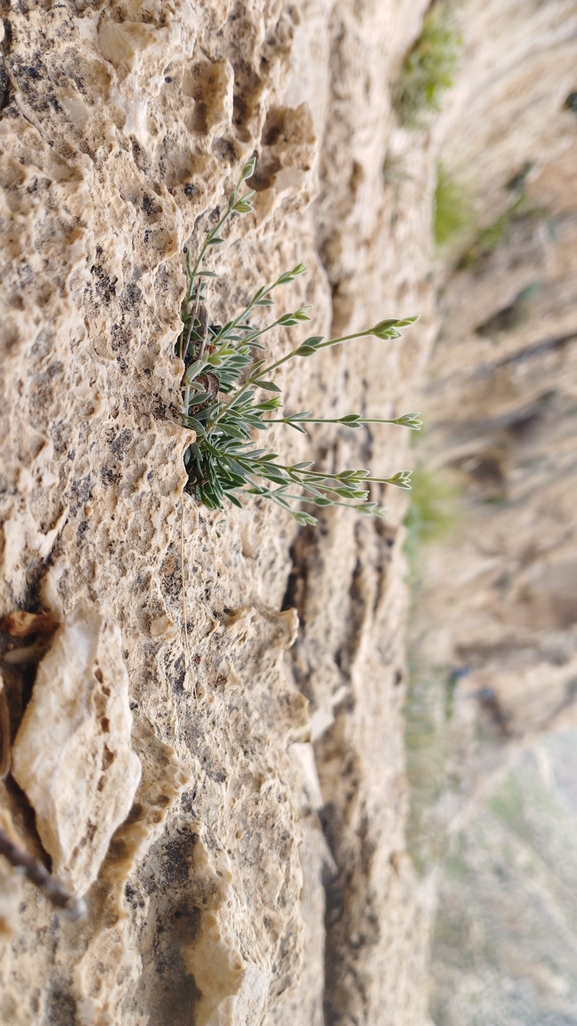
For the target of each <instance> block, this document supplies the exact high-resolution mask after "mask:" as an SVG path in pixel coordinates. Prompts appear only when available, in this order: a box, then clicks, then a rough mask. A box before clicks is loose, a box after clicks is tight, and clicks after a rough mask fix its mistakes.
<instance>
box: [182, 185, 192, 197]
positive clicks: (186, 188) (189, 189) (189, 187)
mask: <svg viewBox="0 0 577 1026" xmlns="http://www.w3.org/2000/svg"><path fill="white" fill-rule="evenodd" d="M184 192H185V195H186V196H192V194H193V193H194V185H191V184H190V182H189V183H188V185H185V186H184Z"/></svg>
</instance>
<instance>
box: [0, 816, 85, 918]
mask: <svg viewBox="0 0 577 1026" xmlns="http://www.w3.org/2000/svg"><path fill="white" fill-rule="evenodd" d="M0 853H1V854H2V855H4V857H5V858H7V859H8V861H9V862H11V863H12V865H13V866H16V868H17V869H21V870H22V872H23V873H24V876H26V877H27V878H28V880H30V881H31V882H32V883H33V884H35V885H36V887H38V889H39V890H41V891H42V893H43V894H44V895H45V896H46V897H47V898H48V899H49V900H50V901H51V902H52V904H53V905H56V907H57V908H61V909H63V910H64V912H65V913H66V915H67V916H68V918H69V919H79V918H80V916H84V915H86V902H85V901H84V899H83V898H77V897H76V895H74V894H71V893H70V891H68V890H66V888H65V886H64V884H63V883H61V881H60V880H58V879H57V878H56V877H55V876H51V874H50V873H49V872H48V870H47V869H46V868H45V867H44V866H43V865H42V863H41V862H38V861H37V860H36V859H34V858H32V856H31V855H29V854H28V852H27V851H24V850H23V849H22V848H20V847H19V846H18V845H17V844H14V842H13V841H12V840H11V839H10V838H9V836H8V834H7V833H6V831H5V830H2V829H1V828H0Z"/></svg>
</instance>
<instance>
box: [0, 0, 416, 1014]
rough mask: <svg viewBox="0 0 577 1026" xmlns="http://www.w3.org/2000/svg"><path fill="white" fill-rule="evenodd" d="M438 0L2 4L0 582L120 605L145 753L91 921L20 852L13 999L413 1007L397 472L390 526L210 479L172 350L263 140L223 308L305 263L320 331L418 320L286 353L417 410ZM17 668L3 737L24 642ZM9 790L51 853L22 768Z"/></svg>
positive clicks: (337, 448) (292, 376)
mask: <svg viewBox="0 0 577 1026" xmlns="http://www.w3.org/2000/svg"><path fill="white" fill-rule="evenodd" d="M422 7H424V4H421V5H414V4H412V3H408V2H405V3H403V4H401V5H400V6H399V5H398V4H396V3H394V4H393V3H392V2H391V3H388V2H387V3H384V4H383V3H381V2H376V0H364V2H362V3H357V4H355V5H354V7H353V5H351V4H349V3H348V2H347V3H344V2H343V3H339V4H336V5H333V4H329V3H325V2H321V0H319V2H315V0H310V2H303V3H302V4H300V5H296V4H293V3H289V2H284V0H273V2H271V3H268V2H267V3H264V2H261V0H254V2H251V3H248V4H244V3H234V2H224V0H223V2H219V0H214V2H210V3H206V4H203V5H197V4H195V3H193V2H192V0H170V2H168V3H165V2H164V0H163V2H162V3H160V2H158V0H125V2H119V3H112V2H108V0H102V2H101V0H91V2H83V0H63V2H62V3H59V4H53V3H51V2H50V3H49V2H43V3H38V4H29V3H26V2H24V0H18V2H14V3H12V2H8V0H3V3H2V7H1V9H2V16H3V21H4V41H3V47H4V61H5V75H4V78H3V79H2V86H3V93H2V97H3V99H2V104H3V106H2V119H1V121H0V139H1V154H0V166H1V169H2V200H1V202H2V222H1V226H0V227H1V230H2V233H3V234H2V239H1V252H2V257H3V266H2V278H1V281H2V303H3V315H2V319H1V324H2V332H3V334H2V357H1V358H2V403H1V407H0V418H1V421H0V424H1V426H0V430H1V433H2V439H3V461H2V477H1V479H0V487H1V493H0V495H1V502H2V512H1V520H2V543H3V548H2V555H1V557H0V558H1V559H2V571H3V573H2V583H1V587H2V592H1V595H0V613H7V612H11V611H12V610H14V609H15V608H21V609H22V608H23V609H27V610H29V611H39V610H40V609H44V610H46V611H49V612H51V613H52V614H53V616H54V617H55V619H56V620H57V621H58V622H62V621H66V618H67V617H69V616H70V614H71V612H72V610H73V609H74V608H75V607H76V606H77V604H78V603H79V602H84V601H87V602H89V603H90V604H91V606H92V607H94V608H95V609H96V610H98V611H99V612H98V615H101V616H102V617H103V618H104V619H105V620H106V621H107V622H108V621H112V622H114V623H115V624H117V625H118V628H119V629H120V632H121V637H122V659H123V660H124V662H125V664H126V667H127V670H128V674H129V693H130V708H131V711H132V715H133V729H132V736H131V745H132V749H133V751H134V753H135V754H136V756H137V757H138V759H139V760H140V763H141V766H142V776H141V781H140V785H139V788H138V791H137V793H136V796H135V801H134V803H133V805H132V807H131V809H130V812H129V814H128V816H127V818H126V820H125V821H124V822H123V823H122V824H121V825H120V826H119V827H118V828H117V829H116V831H115V833H114V835H113V837H112V839H111V841H110V844H109V847H108V850H107V852H106V855H105V857H104V861H103V862H102V864H101V866H100V869H99V873H98V878H97V879H96V881H95V882H94V883H93V884H92V886H91V887H90V889H89V890H88V893H87V901H88V905H89V915H88V917H87V919H86V920H85V921H81V922H78V923H75V924H72V923H68V922H66V921H64V920H59V919H58V917H55V916H54V915H53V913H52V911H51V909H50V908H48V907H47V905H46V902H45V901H44V899H43V898H42V897H41V896H40V895H38V894H36V893H35V892H33V891H32V889H31V888H30V887H29V886H28V884H26V883H24V884H23V893H24V899H23V902H22V903H21V906H20V919H19V922H18V925H17V927H16V930H15V933H14V934H13V936H12V938H11V940H9V941H8V942H7V943H6V945H5V948H4V951H3V954H2V959H1V962H0V982H1V995H0V1019H1V1020H2V1022H5V1023H7V1024H8V1023H10V1024H18V1026H32V1024H40V1023H48V1022H50V1023H53V1024H58V1026H70V1024H71V1023H77V1024H79V1026H89V1024H90V1026H112V1024H114V1026H116V1024H117V1023H122V1024H123V1026H136V1024H138V1026H145V1024H146V1023H153V1022H154V1023H155V1024H158V1026H162V1024H163V1023H166V1024H167V1026H168V1024H170V1026H180V1024H182V1026H184V1024H187V1026H188V1024H192V1023H195V1024H197V1026H201V1024H202V1026H216V1024H218V1026H225V1024H228V1023H230V1024H231V1026H241V1024H242V1026H245V1024H246V1026H249V1024H251V1026H252V1024H254V1026H257V1024H260V1023H263V1022H264V1023H267V1024H268V1026H273V1024H278V1026H281V1024H283V1026H284V1024H285V1023H286V1022H287V1021H290V1020H291V1019H292V1020H294V1021H295V1022H302V1023H303V1024H304V1023H306V1024H307V1026H309V1024H315V1026H320V1024H321V1023H323V1021H325V1020H326V1021H327V1022H331V1023H335V1024H336V1023H340V1022H343V1023H345V1022H350V1021H351V1020H352V1019H354V1020H355V1021H357V1022H359V1023H363V1024H366V1026H369V1024H375V1026H376V1024H377V1023H378V1024H379V1026H389V1024H390V1026H398V1024H399V1022H400V1021H402V1022H403V1023H406V1024H407V1026H413V1024H414V1026H422V1024H423V1023H424V1022H425V1021H426V1018H427V1017H426V1011H425V1005H426V993H425V992H426V988H425V983H424V980H425V965H426V926H425V916H424V914H423V910H422V907H421V903H420V899H419V895H418V888H417V884H416V882H415V879H414V876H413V873H412V869H411V864H410V861H409V860H408V858H407V857H406V855H405V853H404V839H403V824H404V819H405V815H406V804H407V795H406V785H405V780H404V766H403V763H404V758H403V745H402V712H401V709H402V693H403V681H404V670H403V646H402V638H401V632H402V629H403V617H404V611H405V607H406V600H405V588H404V583H403V575H404V565H403V559H402V555H401V541H402V530H401V529H400V523H401V521H402V517H403V515H404V508H405V499H404V498H403V496H402V494H401V493H397V494H390V495H389V494H387V495H386V496H380V498H384V499H385V501H386V503H387V504H388V506H389V522H388V524H387V525H386V526H385V527H384V528H383V527H382V526H377V525H375V524H373V523H364V522H363V523H360V524H357V522H356V520H355V519H354V518H353V517H351V516H348V515H346V513H345V511H344V510H338V511H336V512H330V513H329V514H327V515H326V517H323V518H322V520H321V523H320V524H319V527H318V531H317V533H316V534H315V536H314V539H313V540H312V541H311V539H309V537H308V535H307V534H306V532H305V533H304V534H300V533H299V532H298V531H297V529H296V526H295V524H294V522H293V521H292V520H290V519H287V518H286V517H285V516H284V514H283V513H282V512H281V511H277V510H274V509H268V508H266V507H265V506H264V505H263V504H262V503H260V502H258V501H257V502H255V503H254V504H253V505H252V506H247V507H246V509H244V510H242V511H240V510H239V511H235V510H230V511H229V510H227V511H226V512H225V513H224V514H220V513H217V514H213V513H208V512H207V511H206V510H204V509H202V508H199V507H198V506H197V505H196V504H195V503H194V502H193V501H192V500H191V499H189V497H188V496H186V495H185V496H183V494H182V492H183V486H184V484H185V475H184V468H183V463H182V455H183V451H184V448H185V446H186V445H187V442H188V440H189V435H188V434H187V433H186V432H185V431H184V429H183V428H182V427H181V426H180V425H179V413H178V403H179V382H180V377H181V373H182V365H181V364H180V362H179V361H178V360H177V359H176V358H175V356H174V343H175V339H176V337H177V335H178V331H179V306H180V301H181V298H182V295H183V290H184V274H183V269H182V251H183V248H184V246H185V245H189V246H190V247H191V249H192V250H193V251H194V252H196V251H197V249H198V247H199V244H200V243H201V241H202V238H203V233H204V231H205V230H206V227H207V225H210V224H211V223H213V220H214V219H215V218H217V217H218V216H219V210H222V204H223V203H224V202H226V198H227V195H228V192H229V191H230V189H231V187H232V185H233V184H234V182H235V181H236V180H237V178H238V174H239V171H240V168H241V166H242V163H243V162H244V160H246V158H247V157H248V156H250V155H251V154H252V153H253V152H256V154H257V156H258V157H259V163H258V165H257V171H256V174H255V177H254V181H253V182H251V183H250V184H251V185H253V186H254V188H255V189H256V196H255V210H256V213H255V216H254V217H250V218H246V219H244V220H243V222H242V224H240V225H238V226H234V228H233V231H232V232H231V234H230V236H227V240H226V243H225V245H224V246H222V247H219V253H218V262H215V263H214V264H213V265H212V266H213V267H214V269H215V270H218V272H219V274H220V275H221V277H220V279H219V280H218V282H217V283H216V284H215V285H214V286H213V289H212V291H211V293H210V298H209V306H210V312H211V317H213V318H214V320H215V321H220V322H221V323H223V321H222V320H221V318H223V317H224V318H225V319H228V317H229V316H230V314H231V313H232V312H233V310H234V309H235V308H237V307H238V306H239V305H240V304H241V302H242V301H243V300H244V299H245V298H246V296H247V295H248V294H249V293H251V292H253V291H254V289H255V288H256V287H258V286H260V285H261V284H264V283H265V282H267V281H269V280H271V279H274V278H275V277H276V276H278V274H279V273H280V272H282V271H283V270H286V269H287V268H288V267H292V266H294V265H295V264H296V263H298V262H299V261H300V260H305V261H306V262H307V264H308V266H309V275H308V277H307V278H306V279H300V280H299V282H298V283H296V284H295V285H294V287H293V289H292V293H291V296H290V298H288V297H287V306H288V307H289V308H290V307H292V304H293V303H295V302H297V303H304V302H308V303H310V304H311V305H312V308H313V311H314V322H313V325H312V326H311V329H312V330H313V331H320V332H324V333H325V334H326V333H328V332H329V330H330V329H331V325H332V328H333V331H335V330H341V329H345V330H346V329H347V328H349V329H350V330H354V329H355V328H358V327H366V326H367V325H369V324H370V323H375V322H376V321H377V320H378V319H380V318H382V317H385V316H400V315H405V316H406V315H409V314H412V313H416V312H419V313H421V315H422V321H421V322H420V325H419V327H418V328H416V329H413V331H412V332H411V334H410V336H408V337H407V338H406V340H405V341H404V342H402V343H401V342H400V341H399V342H398V343H396V342H395V343H391V344H388V343H387V348H384V346H383V344H382V343H380V342H378V340H376V339H370V340H369V339H366V340H363V341H362V342H359V343H358V344H354V345H352V346H351V347H350V348H349V349H348V350H346V351H345V350H342V351H340V350H339V351H336V350H335V351H332V350H327V351H325V353H324V354H323V355H322V357H319V358H318V359H317V360H316V361H315V362H314V364H313V363H312V362H311V361H306V366H305V361H303V362H302V363H301V364H300V365H299V366H298V367H296V368H291V369H290V371H287V373H286V374H285V376H284V379H283V381H282V384H283V386H284V396H285V403H286V406H287V408H295V409H296V408H301V409H302V408H304V409H308V408H309V407H311V408H314V409H315V410H318V412H319V414H320V415H321V416H322V415H324V416H329V415H331V414H332V413H335V414H338V415H339V416H340V415H343V414H345V413H347V412H350V411H351V410H353V411H356V410H358V411H359V412H364V413H366V415H368V416H371V415H374V416H391V415H393V414H394V415H396V416H398V415H400V414H401V413H404V412H406V411H407V409H413V408H415V400H414V398H413V394H414V392H415V391H416V388H417V379H418V377H419V375H420V373H421V371H422V368H423V366H424V364H425V362H426V357H427V351H428V348H429V345H430V342H431V339H432V334H433V305H432V301H433V290H432V286H431V283H430V282H429V281H428V280H427V271H428V261H429V253H430V234H429V225H430V197H431V192H432V187H429V188H428V189H425V190H422V189H420V187H419V186H418V185H417V184H416V181H421V180H422V179H423V178H424V179H427V180H429V178H430V179H431V181H432V176H431V171H432V167H433V162H432V161H433V158H432V154H431V152H429V150H428V149H427V147H423V146H422V145H421V141H420V140H418V139H416V140H414V142H413V141H411V140H410V139H407V141H406V150H407V155H406V160H407V163H408V166H410V168H411V169H412V173H411V174H409V175H408V176H407V178H406V179H403V181H402V182H400V183H399V187H398V189H395V190H392V189H391V188H389V187H388V186H387V183H386V182H385V180H384V178H383V162H384V160H385V157H386V154H387V150H388V147H389V143H390V139H391V137H392V132H393V126H394V118H393V115H392V113H391V105H390V92H389V84H388V83H389V80H390V79H391V78H392V77H394V75H395V74H396V72H397V70H398V67H399V66H400V63H401V60H402V57H403V54H404V52H405V50H406V48H407V47H408V46H409V45H410V43H411V41H412V39H413V38H414V36H415V35H416V34H417V33H418V31H419V16H420V13H421V8H422ZM413 172H416V173H413ZM317 194H319V195H320V199H319V203H318V205H316V206H311V201H312V200H313V199H314V197H315V195H317ZM211 219H213V220H211ZM375 240H376V241H375ZM293 337H294V336H293ZM288 344H289V339H288V336H287V335H286V334H281V333H280V332H279V334H278V336H277V337H276V339H275V341H274V348H275V350H277V351H278V352H279V353H280V352H282V351H283V347H286V346H288ZM353 434H354V437H353ZM406 435H407V433H404V432H403V431H402V430H393V429H391V430H387V429H384V428H383V429H382V431H381V430H378V431H377V430H375V431H374V432H368V431H363V432H356V433H348V434H347V433H346V432H344V431H343V432H340V431H337V430H335V431H332V430H329V429H326V428H321V429H319V430H318V431H316V432H315V433H314V434H313V436H312V439H311V442H310V443H307V442H306V440H303V439H302V438H301V437H300V436H299V437H294V436H293V437H287V433H286V432H284V433H283V432H282V431H281V430H275V432H274V434H272V432H271V436H272V437H271V441H272V444H273V447H274V448H275V450H276V451H278V452H280V453H282V454H283V455H285V456H287V457H289V456H290V457H292V458H300V459H304V458H306V456H307V455H308V453H309V452H310V447H311V446H312V451H313V453H314V455H315V456H316V457H317V458H318V459H319V460H323V461H324V463H325V465H326V466H331V467H332V466H335V467H336V466H338V467H339V468H342V469H344V468H345V467H347V466H367V467H371V468H372V469H373V470H374V471H376V472H377V473H378V474H379V475H382V476H386V475H388V474H390V473H392V472H394V471H396V470H400V469H403V468H404V466H406V465H407V463H408V462H409V461H410V456H409V454H408V452H407V448H408V438H407V437H406ZM377 498H379V496H377ZM291 547H292V553H293V556H294V558H295V560H296V562H295V567H294V571H295V574H296V575H297V576H299V577H300V578H302V581H303V582H304V583H303V588H304V592H303V593H302V594H301V593H299V594H295V597H294V598H291V597H290V592H291V588H292V584H291V583H289V574H290V571H291V566H292V557H291ZM303 547H304V549H305V550H306V549H307V547H310V548H311V553H310V564H311V566H312V567H313V572H312V573H311V574H309V575H308V576H307V572H306V566H307V563H306V559H305V560H304V562H303V563H302V564H301V562H300V555H299V553H300V552H301V550H302V549H303ZM306 558H307V559H308V558H309V557H306ZM295 587H296V585H295ZM287 589H288V594H287ZM296 591H298V587H296ZM294 608H297V609H298V612H299V614H300V615H301V617H302V618H303V624H302V625H301V628H300V631H301V633H300V635H299V643H298V649H297V650H295V659H294V660H293V659H292V658H291V657H289V656H288V655H287V649H290V646H291V645H292V644H293V643H294V639H295V634H296V628H297V621H296V617H295V614H294V611H293V610H294ZM185 610H186V612H185ZM333 614H335V617H336V618H335V619H334V620H332V619H331V617H333ZM0 642H1V651H2V653H6V652H7V645H8V644H9V641H8V639H6V638H5V637H0ZM47 658H49V657H47ZM3 672H4V667H3ZM6 679H7V693H8V698H9V707H10V717H11V730H12V734H13V735H15V734H16V732H17V730H18V728H19V726H20V723H21V720H22V715H23V712H24V709H25V707H26V705H27V703H28V702H29V701H30V696H31V694H33V692H34V686H35V685H34V671H33V669H31V668H30V667H27V666H26V665H25V664H23V668H22V667H21V668H20V669H18V667H17V666H14V665H11V668H10V672H9V674H8V670H6ZM45 729H46V734H47V737H46V738H45V736H44V734H42V735H41V736H38V738H37V741H38V746H39V747H41V746H42V745H43V744H45V743H46V744H48V741H49V737H50V726H49V725H47V726H46V728H45ZM311 737H312V738H314V741H312V742H311ZM313 748H314V751H313ZM2 802H3V804H4V805H5V806H6V807H7V808H8V809H10V810H11V812H12V815H13V817H14V822H15V824H16V827H17V829H18V832H19V833H20V835H21V836H22V838H23V840H24V841H25V843H26V845H27V847H28V849H29V850H30V851H31V853H32V854H34V855H35V856H36V857H38V858H41V859H44V860H45V861H48V857H47V853H46V852H45V851H44V849H43V847H42V844H41V838H40V837H39V835H38V833H37V832H36V830H35V826H34V818H33V812H32V809H31V808H30V807H29V806H27V804H26V801H25V799H24V797H23V795H22V792H21V791H19V790H18V789H17V788H16V785H15V784H14V782H13V780H12V779H11V778H8V779H7V782H6V784H5V786H4V787H3V789H2Z"/></svg>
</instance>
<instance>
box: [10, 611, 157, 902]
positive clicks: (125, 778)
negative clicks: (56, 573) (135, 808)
mask: <svg viewBox="0 0 577 1026" xmlns="http://www.w3.org/2000/svg"><path fill="white" fill-rule="evenodd" d="M121 646H122V641H121V637H120V631H119V630H118V627H117V626H116V625H115V624H114V623H112V622H111V621H110V620H109V619H107V618H106V617H104V616H103V615H102V614H101V613H99V612H98V610H97V609H95V608H94V607H93V606H91V605H90V604H89V603H87V602H85V601H81V602H79V603H78V604H77V605H76V606H75V608H74V609H73V611H72V612H71V613H70V614H69V616H67V617H66V619H65V621H64V623H63V624H62V625H61V626H60V627H59V628H58V630H57V632H56V635H55V637H54V640H53V642H52V645H51V648H50V651H49V652H48V654H47V655H45V656H44V658H43V660H42V662H41V663H40V665H39V667H38V672H37V675H36V681H35V684H34V690H33V693H32V698H31V700H30V703H29V704H28V707H27V709H26V712H25V714H24V719H23V721H22V723H21V725H20V729H19V731H18V734H17V736H16V740H15V742H14V746H13V750H12V773H13V775H14V778H15V779H16V780H17V781H18V783H19V784H20V787H21V788H22V790H23V791H24V792H25V794H26V797H27V798H28V800H29V802H30V804H31V805H32V808H33V809H34V812H35V815H36V827H37V829H38V833H39V835H40V839H41V841H42V844H43V845H44V848H45V849H46V851H47V852H48V854H49V855H50V856H51V857H52V870H53V873H54V874H55V875H56V876H58V877H61V878H62V879H63V880H65V881H66V882H68V883H69V884H70V886H71V887H72V888H73V890H74V891H75V892H76V893H77V894H84V892H85V891H86V890H87V889H88V888H89V887H90V885H91V884H92V883H93V882H94V880H95V879H96V877H97V875H98V870H99V868H100V865H101V863H102V860H103V859H104V857H105V855H106V852H107V850H108V846H109V844H110V839H111V837H112V835H113V834H114V831H115V830H116V828H117V827H118V826H120V824H121V823H122V822H123V821H124V820H125V819H126V817H127V815H128V813H129V811H130V808H131V806H132V803H133V800H134V795H135V793H136V789H137V787H138V783H139V780H140V761H139V759H138V756H137V755H136V754H135V753H134V752H133V751H132V749H131V747H130V732H131V728H132V715H131V713H130V709H129V706H128V674H127V672H126V667H125V665H124V661H123V658H122V647H121Z"/></svg>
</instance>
